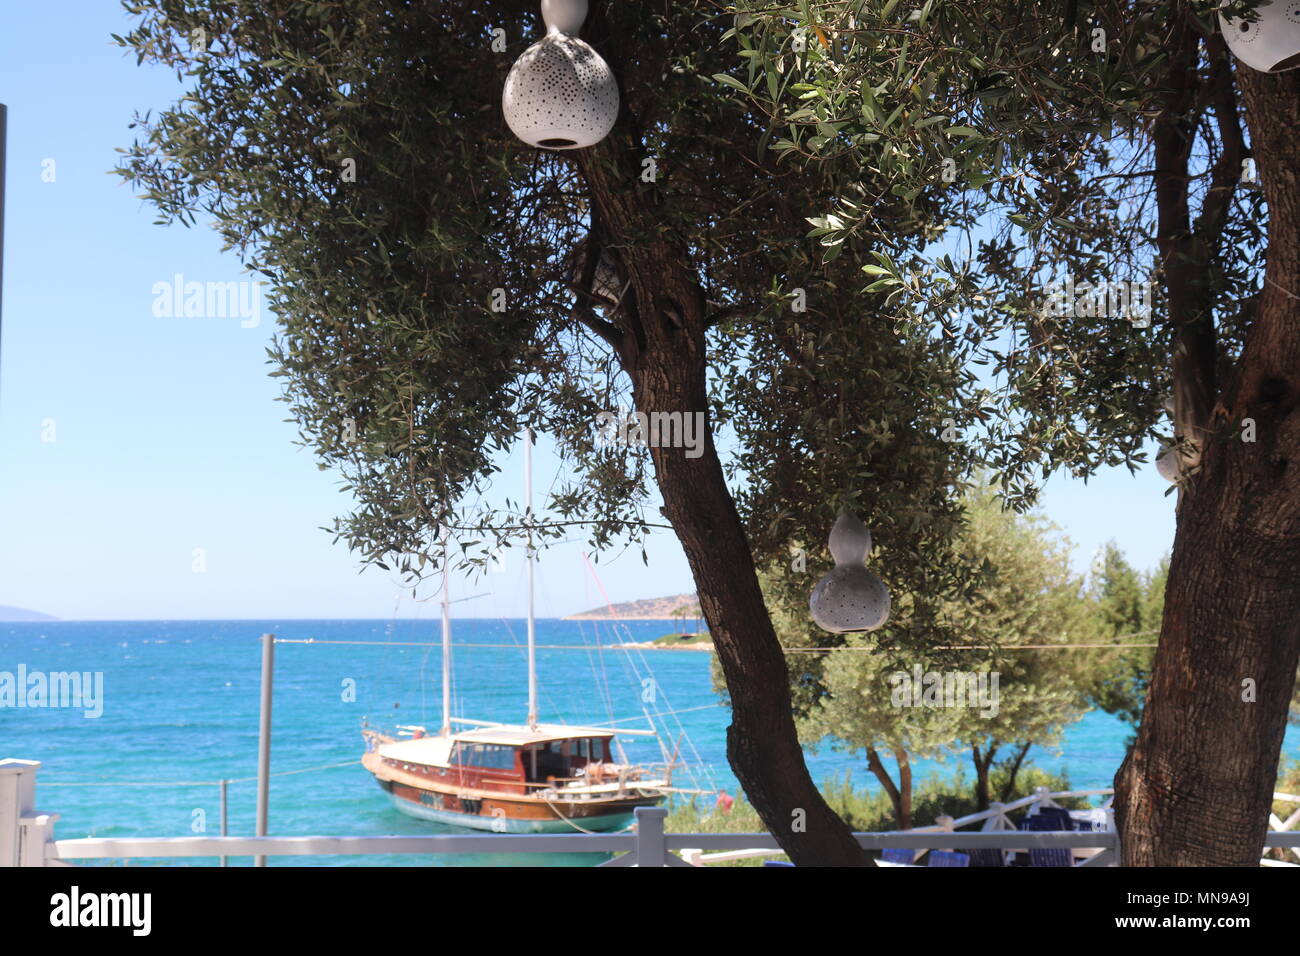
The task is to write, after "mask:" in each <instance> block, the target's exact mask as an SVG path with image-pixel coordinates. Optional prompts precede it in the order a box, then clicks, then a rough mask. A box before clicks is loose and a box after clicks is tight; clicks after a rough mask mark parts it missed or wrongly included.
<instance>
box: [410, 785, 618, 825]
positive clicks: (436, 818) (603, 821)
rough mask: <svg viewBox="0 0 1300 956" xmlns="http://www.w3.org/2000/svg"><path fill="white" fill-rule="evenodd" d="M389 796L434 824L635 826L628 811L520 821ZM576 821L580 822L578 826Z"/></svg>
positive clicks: (422, 818)
mask: <svg viewBox="0 0 1300 956" xmlns="http://www.w3.org/2000/svg"><path fill="white" fill-rule="evenodd" d="M389 798H390V799H391V800H392V801H393V806H394V807H396V808H397V809H398V810H400V811H401V812H402V813H405V814H406V815H407V816H411V817H415V818H417V819H419V820H430V821H432V822H434V823H444V824H447V825H448V826H453V827H467V828H469V829H471V830H484V831H487V832H489V833H573V832H575V831H576V830H577V828H578V827H581V828H582V829H583V830H594V831H596V832H598V833H608V832H610V831H613V830H625V829H627V828H628V827H629V826H631V825H632V821H633V818H634V817H633V812H632V811H631V810H629V811H626V812H622V813H611V814H608V815H605V816H599V817H584V818H582V819H581V820H575V821H574V822H573V823H569V822H568V821H567V820H561V819H559V818H558V817H557V818H555V819H552V820H541V819H533V820H520V819H517V818H514V819H512V818H510V817H507V816H504V815H498V816H488V817H485V816H481V815H479V816H475V815H473V814H469V813H460V812H457V811H455V810H440V809H438V808H436V807H431V806H427V805H426V804H423V803H417V802H415V801H413V800H408V799H406V798H405V797H399V796H398V795H397V794H395V793H390V794H389ZM574 824H577V826H575V825H574Z"/></svg>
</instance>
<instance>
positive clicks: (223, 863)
mask: <svg viewBox="0 0 1300 956" xmlns="http://www.w3.org/2000/svg"><path fill="white" fill-rule="evenodd" d="M229 783H230V781H229V780H222V781H221V835H222V836H226V835H227V834H226V806H227V804H226V785H227V784H229ZM228 859H229V858H228V857H224V856H223V857H221V862H220V863H219V864H218V866H229V865H230V864H229V863H228V862H227V861H228Z"/></svg>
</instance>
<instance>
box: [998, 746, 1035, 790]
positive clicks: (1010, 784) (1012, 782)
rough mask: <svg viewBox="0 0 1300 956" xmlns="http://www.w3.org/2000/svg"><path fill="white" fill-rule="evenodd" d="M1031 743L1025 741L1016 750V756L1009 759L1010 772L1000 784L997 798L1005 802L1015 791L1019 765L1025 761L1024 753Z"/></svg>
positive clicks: (1027, 751)
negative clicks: (1000, 787)
mask: <svg viewBox="0 0 1300 956" xmlns="http://www.w3.org/2000/svg"><path fill="white" fill-rule="evenodd" d="M1032 746H1033V744H1032V743H1030V742H1029V741H1025V742H1024V743H1023V744H1021V745H1020V747H1019V748H1018V749H1017V750H1016V756H1015V758H1014V759H1013V760H1012V761H1011V773H1009V774H1007V782H1006V783H1005V784H1003V785H1002V790H1001V791H999V793H998V799H999V800H1001V801H1002V802H1003V803H1007V802H1008V801H1009V800H1011V799H1012V794H1014V793H1015V792H1016V778H1017V777H1019V776H1020V767H1021V765H1023V764H1024V762H1025V754H1027V753H1029V748H1030V747H1032Z"/></svg>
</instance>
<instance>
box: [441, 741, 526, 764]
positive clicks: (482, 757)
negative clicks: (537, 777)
mask: <svg viewBox="0 0 1300 956" xmlns="http://www.w3.org/2000/svg"><path fill="white" fill-rule="evenodd" d="M452 763H457V764H467V765H469V766H471V767H485V768H488V769H492V770H514V769H515V748H514V747H510V746H507V745H505V744H469V743H465V742H464V741H462V742H460V743H458V744H456V753H455V755H454V756H453V757H452Z"/></svg>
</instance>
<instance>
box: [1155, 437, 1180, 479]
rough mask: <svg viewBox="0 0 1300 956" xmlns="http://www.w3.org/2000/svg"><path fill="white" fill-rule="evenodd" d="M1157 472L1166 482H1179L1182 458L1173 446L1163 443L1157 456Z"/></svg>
mask: <svg viewBox="0 0 1300 956" xmlns="http://www.w3.org/2000/svg"><path fill="white" fill-rule="evenodd" d="M1156 471H1158V472H1160V477H1161V478H1163V479H1164V480H1165V481H1177V480H1178V474H1179V472H1181V471H1182V457H1181V456H1180V455H1179V454H1178V451H1177V450H1176V449H1175V448H1174V446H1173V445H1170V444H1167V443H1164V442H1162V443H1161V445H1160V454H1158V455H1156Z"/></svg>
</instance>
